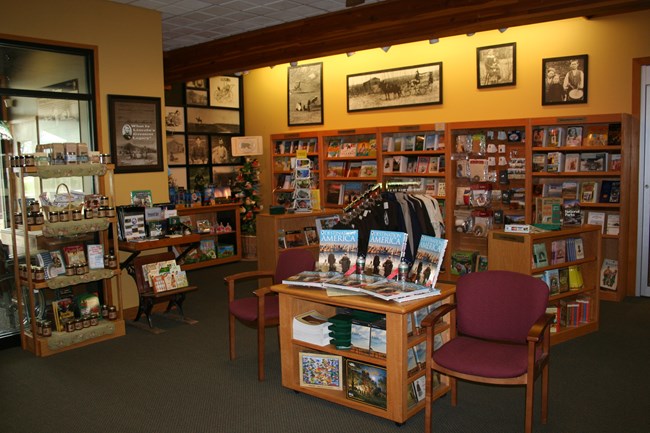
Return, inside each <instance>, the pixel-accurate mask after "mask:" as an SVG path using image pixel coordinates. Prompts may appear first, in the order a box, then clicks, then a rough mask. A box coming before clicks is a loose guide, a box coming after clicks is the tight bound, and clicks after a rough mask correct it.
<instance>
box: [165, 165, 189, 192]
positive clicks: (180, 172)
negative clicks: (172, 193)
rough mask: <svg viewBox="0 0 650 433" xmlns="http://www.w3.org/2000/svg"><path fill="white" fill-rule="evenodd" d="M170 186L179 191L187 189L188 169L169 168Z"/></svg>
mask: <svg viewBox="0 0 650 433" xmlns="http://www.w3.org/2000/svg"><path fill="white" fill-rule="evenodd" d="M167 177H168V178H169V179H168V180H169V185H170V186H174V187H176V188H177V189H178V188H181V187H182V188H183V189H187V168H186V167H169V168H168V169H167Z"/></svg>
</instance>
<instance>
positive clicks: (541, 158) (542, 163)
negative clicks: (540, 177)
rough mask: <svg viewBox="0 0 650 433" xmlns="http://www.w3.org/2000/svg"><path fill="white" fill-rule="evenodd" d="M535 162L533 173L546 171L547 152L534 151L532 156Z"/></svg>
mask: <svg viewBox="0 0 650 433" xmlns="http://www.w3.org/2000/svg"><path fill="white" fill-rule="evenodd" d="M532 163H533V167H532V168H533V173H540V172H544V171H546V154H545V153H533V158H532Z"/></svg>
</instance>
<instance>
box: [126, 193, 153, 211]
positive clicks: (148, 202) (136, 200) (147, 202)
mask: <svg viewBox="0 0 650 433" xmlns="http://www.w3.org/2000/svg"><path fill="white" fill-rule="evenodd" d="M131 204H132V205H133V206H142V207H151V206H153V197H152V195H151V190H150V189H142V190H136V191H131Z"/></svg>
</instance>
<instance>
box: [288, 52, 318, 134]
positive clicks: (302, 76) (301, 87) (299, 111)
mask: <svg viewBox="0 0 650 433" xmlns="http://www.w3.org/2000/svg"><path fill="white" fill-rule="evenodd" d="M287 119H288V124H289V126H297V125H322V124H323V63H312V64H310V65H300V66H291V67H289V68H288V69H287Z"/></svg>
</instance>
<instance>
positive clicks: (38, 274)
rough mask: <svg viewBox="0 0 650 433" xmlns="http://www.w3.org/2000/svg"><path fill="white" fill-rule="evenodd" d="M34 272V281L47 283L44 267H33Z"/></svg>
mask: <svg viewBox="0 0 650 433" xmlns="http://www.w3.org/2000/svg"><path fill="white" fill-rule="evenodd" d="M32 271H34V281H36V282H37V283H42V282H43V281H45V269H43V267H41V266H33V267H32Z"/></svg>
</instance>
